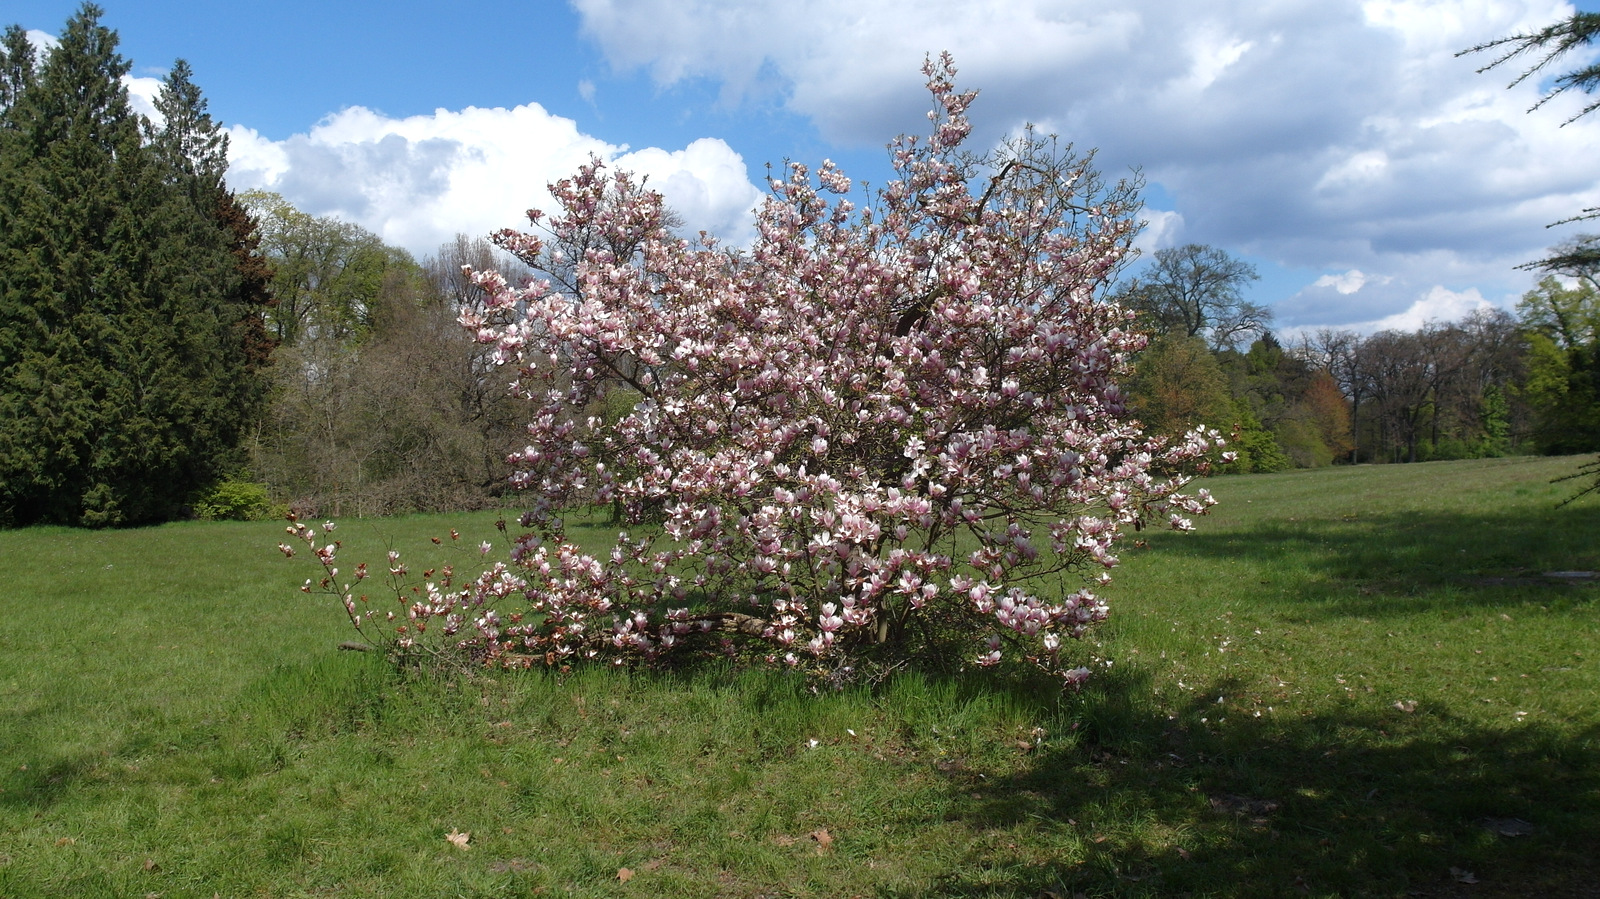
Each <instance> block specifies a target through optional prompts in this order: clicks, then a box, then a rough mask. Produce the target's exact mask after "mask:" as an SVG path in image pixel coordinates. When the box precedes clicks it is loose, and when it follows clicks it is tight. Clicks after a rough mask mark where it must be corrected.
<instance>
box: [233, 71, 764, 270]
mask: <svg viewBox="0 0 1600 899" xmlns="http://www.w3.org/2000/svg"><path fill="white" fill-rule="evenodd" d="M229 133H230V140H231V147H230V150H229V158H230V161H231V162H230V166H229V170H228V182H229V184H230V186H232V187H234V188H235V189H246V188H260V189H265V190H271V191H275V192H277V193H281V194H283V195H284V197H285V198H287V199H288V200H289V201H290V202H291V203H293V204H295V206H296V207H298V208H300V209H302V210H303V211H305V212H309V213H312V214H314V215H334V216H337V217H339V218H342V219H345V220H347V221H352V222H356V223H358V224H360V225H362V226H363V227H366V228H368V229H370V230H372V231H373V232H375V233H377V234H378V235H379V236H380V237H382V238H383V239H384V240H385V241H386V242H389V243H392V244H396V245H399V246H402V247H405V248H407V249H409V250H411V251H412V253H414V254H416V255H418V256H422V255H426V254H429V253H432V252H434V251H435V250H436V249H437V248H438V247H439V246H440V244H442V243H444V242H445V241H447V240H449V239H451V238H452V237H453V236H454V235H455V234H457V233H465V234H468V235H472V236H482V235H486V234H489V233H491V232H493V231H496V230H499V229H501V228H506V227H521V226H523V225H525V224H526V218H525V213H526V211H527V210H528V209H530V208H541V209H545V210H547V211H549V210H550V207H551V205H552V204H551V200H550V196H549V192H548V191H547V189H546V185H547V184H548V183H550V182H552V181H556V180H558V179H560V178H563V177H566V176H567V175H570V174H572V173H573V172H575V171H576V170H577V168H578V167H579V166H581V165H583V164H584V163H586V162H588V161H589V159H590V158H591V157H599V158H601V159H604V160H606V161H607V162H608V163H612V164H614V165H616V166H617V167H619V168H623V169H628V170H632V171H636V172H639V173H641V174H646V175H648V176H649V184H650V185H651V186H652V187H654V188H655V189H657V190H660V191H661V192H662V194H663V195H665V197H666V199H667V202H668V203H669V204H670V205H671V206H672V207H673V208H674V209H676V210H677V211H678V212H680V213H681V214H682V215H683V217H684V220H685V224H686V228H687V230H688V231H690V232H691V233H692V232H695V231H699V230H705V231H708V232H710V233H712V234H715V235H717V236H719V237H721V238H722V239H724V240H725V241H731V242H734V243H740V242H743V241H746V240H748V239H749V237H750V235H751V234H752V230H751V228H752V225H751V216H750V211H751V210H752V209H753V208H754V207H755V205H756V204H757V203H758V202H759V201H760V198H761V191H760V189H759V188H757V187H756V186H755V185H754V184H752V183H751V181H750V178H749V174H748V172H747V171H746V167H745V164H744V160H743V159H742V158H741V157H740V156H739V155H738V154H737V153H736V152H734V151H733V149H732V148H730V147H729V146H728V145H727V144H726V143H724V142H723V141H721V140H717V139H710V138H703V139H700V140H696V141H694V142H692V143H691V144H689V146H687V147H685V148H683V149H681V150H676V151H669V150H661V149H656V148H646V149H641V150H636V151H632V152H629V151H628V148H627V147H624V146H618V145H614V144H610V143H607V142H605V141H603V140H601V139H599V138H596V137H593V136H591V135H587V134H584V133H582V132H580V131H579V130H578V127H577V124H576V123H575V122H573V121H572V120H571V119H566V118H562V117H560V116H555V115H552V114H550V113H549V112H547V111H546V110H545V109H544V108H543V107H542V106H540V105H538V104H536V103H529V104H526V105H523V106H517V107H515V108H512V109H505V108H493V109H480V108H477V107H469V108H467V109H463V110H459V111H453V110H447V109H439V110H436V111H435V112H434V113H433V114H432V115H418V116H410V117H407V118H402V119H396V118H390V117H387V116H384V115H382V114H381V113H377V112H374V111H372V110H369V109H365V108H362V107H352V108H349V109H345V110H343V111H341V112H338V113H335V114H333V115H330V116H328V117H327V118H325V119H323V121H322V122H320V123H318V124H317V126H316V127H314V128H312V129H311V130H310V131H309V132H307V133H305V134H296V135H293V136H291V137H289V138H288V139H286V140H281V141H273V140H269V139H267V138H265V137H263V136H262V135H260V134H259V133H258V132H256V131H254V130H252V129H250V128H246V127H242V126H234V127H232V128H231V129H230V131H229Z"/></svg>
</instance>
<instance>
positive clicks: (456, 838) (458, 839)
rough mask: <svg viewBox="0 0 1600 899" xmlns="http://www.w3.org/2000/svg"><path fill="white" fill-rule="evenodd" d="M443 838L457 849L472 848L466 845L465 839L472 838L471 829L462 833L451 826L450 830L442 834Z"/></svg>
mask: <svg viewBox="0 0 1600 899" xmlns="http://www.w3.org/2000/svg"><path fill="white" fill-rule="evenodd" d="M444 838H445V841H446V842H448V843H451V844H453V845H454V846H455V847H456V848H457V849H462V850H466V849H471V848H472V847H471V846H468V845H467V841H468V840H471V839H472V831H470V830H469V831H467V832H465V833H462V832H460V831H457V830H456V829H455V828H454V827H452V828H450V832H449V833H447V834H445V835H444Z"/></svg>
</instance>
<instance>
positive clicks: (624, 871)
mask: <svg viewBox="0 0 1600 899" xmlns="http://www.w3.org/2000/svg"><path fill="white" fill-rule="evenodd" d="M617 879H618V880H620V881H622V882H623V883H627V882H628V881H630V880H632V879H633V869H632V868H618V869H617Z"/></svg>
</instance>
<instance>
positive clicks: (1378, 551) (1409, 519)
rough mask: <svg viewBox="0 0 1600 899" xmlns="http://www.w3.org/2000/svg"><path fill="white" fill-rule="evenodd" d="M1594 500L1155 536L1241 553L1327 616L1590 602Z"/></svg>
mask: <svg viewBox="0 0 1600 899" xmlns="http://www.w3.org/2000/svg"><path fill="white" fill-rule="evenodd" d="M1596 534H1600V506H1597V507H1596V508H1593V509H1566V510H1559V511H1558V510H1555V509H1551V510H1547V511H1541V512H1539V513H1536V514H1532V515H1527V514H1518V515H1506V516H1496V515H1481V514H1453V513H1440V512H1429V513H1418V512H1407V513H1376V514H1370V515H1361V516H1348V517H1344V518H1339V519H1332V520H1329V519H1305V520H1295V519H1288V520H1274V521H1269V522H1263V523H1261V524H1258V525H1256V526H1254V527H1249V528H1240V529H1231V530H1225V531H1212V532H1201V533H1195V534H1183V535H1175V536H1169V535H1161V536H1160V537H1159V538H1153V539H1159V540H1160V544H1159V548H1160V551H1161V553H1162V555H1163V556H1167V557H1170V558H1178V559H1182V558H1194V559H1201V560H1206V559H1216V560H1230V561H1243V562H1245V563H1247V564H1251V565H1254V566H1255V567H1256V569H1257V570H1258V571H1259V572H1260V573H1261V574H1262V576H1263V577H1268V578H1272V579H1273V580H1272V581H1269V582H1268V583H1273V584H1275V585H1277V586H1279V587H1281V588H1283V589H1282V592H1283V595H1284V596H1285V598H1286V599H1288V600H1290V601H1292V602H1295V603H1297V604H1298V606H1300V607H1301V608H1304V609H1307V610H1311V611H1314V610H1316V609H1317V608H1318V607H1321V609H1322V610H1323V611H1324V612H1325V613H1326V614H1327V615H1328V616H1368V615H1374V614H1392V613H1395V612H1397V611H1398V612H1423V611H1430V610H1434V609H1438V608H1443V607H1446V606H1448V607H1451V608H1462V607H1474V606H1476V607H1503V606H1507V605H1516V604H1521V603H1540V604H1542V603H1548V602H1552V601H1578V602H1585V601H1593V600H1594V598H1595V597H1596V596H1600V579H1593V578H1589V579H1582V578H1576V579H1575V578H1564V577H1552V576H1550V573H1552V572H1571V571H1574V570H1579V571H1589V572H1593V571H1596V570H1597V569H1600V544H1597V543H1596V541H1595V535H1596Z"/></svg>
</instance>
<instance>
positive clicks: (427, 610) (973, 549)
mask: <svg viewBox="0 0 1600 899" xmlns="http://www.w3.org/2000/svg"><path fill="white" fill-rule="evenodd" d="M924 73H925V74H926V75H927V78H928V88H929V90H930V92H931V94H932V97H933V100H934V111H933V112H932V113H931V114H930V118H931V119H932V121H933V130H932V134H931V135H930V136H927V137H923V138H916V137H901V138H899V139H897V140H896V141H895V142H894V143H893V144H892V145H891V148H890V150H891V154H892V159H893V164H894V167H895V171H896V178H895V180H892V181H890V182H889V183H888V184H887V185H886V186H885V187H883V188H882V189H881V190H879V191H877V192H876V193H875V194H874V195H873V196H871V197H867V198H866V199H865V200H864V201H861V200H859V199H852V195H851V192H852V190H853V185H852V182H851V181H850V179H848V178H847V177H845V176H844V175H843V173H841V172H840V171H839V170H838V169H837V167H836V166H834V165H833V164H832V163H824V164H823V166H822V167H821V169H820V170H818V171H817V172H816V173H815V174H813V173H812V172H811V171H809V170H808V169H807V168H806V167H805V166H803V165H799V164H791V165H790V166H789V167H788V169H787V171H786V172H785V173H784V175H783V177H779V178H773V179H772V180H771V182H770V188H771V196H770V197H769V199H768V200H767V201H766V202H765V204H764V205H763V206H762V207H760V209H759V210H758V211H757V217H756V226H757V232H758V237H757V238H756V240H755V242H754V243H753V245H752V246H751V247H750V248H749V249H748V250H744V251H729V250H726V249H724V248H722V247H719V246H718V245H717V244H716V242H715V241H714V240H712V239H711V238H708V237H706V236H704V235H701V236H700V237H699V238H698V239H694V240H686V239H683V238H680V237H679V236H677V235H675V234H673V233H672V231H671V230H670V227H669V226H670V222H671V219H670V216H669V214H668V212H667V210H666V209H665V208H664V207H663V205H662V200H661V197H660V196H659V195H658V194H656V193H653V192H651V191H649V190H647V189H645V187H644V185H643V184H642V183H641V182H639V181H638V180H636V179H635V178H634V177H633V176H631V175H629V174H627V173H624V172H612V171H609V170H607V168H606V167H605V166H604V165H603V164H602V163H600V162H599V161H595V162H591V163H590V164H589V165H586V166H584V167H583V168H582V169H581V170H580V171H579V172H578V173H577V174H575V175H573V176H572V177H570V178H567V179H565V180H562V181H560V182H558V183H556V184H554V185H552V187H551V192H552V195H553V196H554V198H555V199H556V201H557V202H558V203H559V204H560V206H561V208H562V211H561V212H560V213H558V214H556V215H553V216H550V217H548V218H547V217H545V216H544V215H542V214H539V213H536V212H535V213H530V221H531V224H532V225H533V230H532V231H529V232H515V231H505V232H502V233H500V234H499V235H497V236H496V241H497V242H498V243H499V245H500V246H501V247H502V248H504V249H506V250H507V251H509V252H511V253H513V254H515V255H516V256H518V257H520V258H521V259H522V260H523V261H525V262H527V263H528V264H530V265H532V266H533V267H535V268H536V269H537V270H539V271H541V272H542V273H544V274H545V275H546V276H547V277H545V278H544V279H542V280H536V281H533V282H532V283H528V284H522V285H512V284H509V283H508V282H507V281H506V279H505V278H503V277H502V276H500V275H499V274H497V273H494V272H470V274H471V275H472V277H473V278H474V280H475V281H476V283H477V284H478V286H480V287H481V288H482V289H483V290H484V291H485V293H486V299H485V300H484V302H483V305H482V308H478V309H473V310H470V311H465V312H463V313H462V315H461V319H460V321H461V324H462V326H463V327H465V328H467V329H468V330H469V331H471V332H473V333H474V334H475V335H476V337H477V339H478V340H480V341H482V342H485V343H493V344H495V346H496V347H497V351H498V352H499V353H500V358H502V359H503V360H505V361H506V362H507V363H508V364H515V365H517V366H518V367H519V369H520V373H519V374H520V377H519V379H518V381H517V387H516V390H517V392H518V395H519V396H520V397H522V398H523V399H525V400H526V401H527V403H528V426H527V435H528V436H527V445H526V446H525V447H524V448H523V449H521V450H519V451H517V452H515V453H513V454H512V455H511V456H510V457H509V462H510V465H511V467H512V470H513V473H512V476H511V482H512V484H514V485H515V486H516V487H518V488H521V489H522V490H523V491H524V492H525V493H526V494H527V496H528V497H529V499H530V508H529V509H528V511H527V513H526V514H525V515H524V516H523V518H522V522H521V523H522V525H523V527H524V528H525V529H526V533H524V534H523V535H521V536H520V537H517V538H515V539H514V540H513V541H512V544H511V547H512V548H511V560H512V561H511V563H510V564H509V565H506V564H505V563H500V564H498V565H497V566H496V568H495V569H494V570H492V571H491V572H486V573H485V574H484V575H482V576H480V577H478V578H477V579H476V580H474V581H472V582H471V583H469V584H466V585H464V586H459V587H455V588H453V589H446V588H445V587H444V586H442V585H430V586H429V588H428V590H427V591H426V595H425V598H423V599H419V600H417V601H416V603H415V604H414V605H412V606H411V607H410V612H409V614H410V617H411V618H412V619H414V620H415V621H417V622H419V628H420V624H425V623H426V619H428V618H430V617H447V618H449V616H456V617H453V618H449V620H451V621H455V622H461V624H454V625H451V626H449V627H447V628H446V630H447V631H449V632H450V633H451V634H453V639H457V640H458V642H459V644H460V645H461V646H462V647H467V648H470V649H472V650H473V651H475V652H477V653H479V655H480V656H481V657H482V658H484V659H486V660H489V661H499V662H502V663H507V664H512V663H516V664H533V663H539V664H557V665H560V664H567V663H569V661H570V660H572V659H581V658H598V657H617V656H621V657H627V656H638V657H644V658H650V657H654V656H657V655H660V654H662V653H667V652H680V651H683V650H685V649H691V648H699V649H702V650H706V651H711V652H736V651H737V647H739V646H740V645H745V646H748V647H749V648H750V650H751V652H753V653H754V655H755V656H756V657H766V658H769V659H771V660H772V661H773V662H774V663H775V664H782V665H790V666H793V665H801V664H812V665H818V666H824V665H831V666H839V667H842V666H846V665H851V664H853V663H854V660H855V659H857V658H858V657H860V656H863V655H870V654H872V653H878V652H896V651H910V650H912V649H920V650H936V651H946V650H947V651H949V652H951V653H955V654H959V655H958V657H964V658H966V659H968V660H972V661H975V662H976V664H979V665H982V666H989V665H994V664H997V663H999V662H1000V661H1001V660H1002V659H1003V658H1004V657H1006V656H1007V655H1008V654H1012V655H1013V656H1014V657H1015V658H1018V659H1025V660H1030V661H1032V662H1034V663H1036V664H1039V665H1041V666H1043V667H1045V668H1046V669H1048V670H1051V671H1053V672H1055V673H1057V674H1059V675H1060V676H1061V677H1062V679H1063V682H1064V683H1066V684H1068V685H1076V684H1078V683H1081V682H1082V680H1083V678H1084V677H1086V676H1087V673H1088V672H1087V670H1086V669H1082V668H1071V667H1068V665H1067V662H1066V660H1065V656H1066V655H1068V653H1066V652H1064V650H1063V644H1062V641H1063V638H1068V637H1080V636H1082V635H1083V634H1084V633H1085V632H1086V631H1087V629H1088V628H1089V627H1090V626H1092V625H1093V624H1095V623H1098V622H1100V621H1102V620H1104V619H1105V617H1106V614H1107V609H1106V605H1105V603H1104V601H1103V600H1102V599H1100V598H1099V597H1098V595H1096V594H1094V593H1091V592H1089V590H1088V589H1083V590H1080V591H1079V592H1077V593H1072V594H1071V595H1069V596H1066V597H1065V598H1054V597H1056V596H1058V595H1059V594H1060V593H1062V592H1066V591H1063V590H1062V588H1061V586H1060V585H1061V584H1062V583H1063V581H1064V579H1074V578H1075V579H1079V580H1081V582H1082V583H1083V584H1084V585H1085V587H1086V588H1087V586H1089V585H1093V586H1095V587H1096V588H1098V587H1101V586H1103V585H1104V584H1105V583H1106V582H1107V580H1108V571H1109V569H1111V568H1113V567H1114V566H1116V565H1117V564H1118V558H1117V556H1116V554H1115V552H1114V550H1115V547H1116V543H1117V541H1118V540H1119V538H1120V536H1121V535H1122V533H1123V531H1124V530H1125V529H1126V528H1127V527H1129V526H1145V525H1154V524H1158V523H1159V524H1163V525H1166V526H1169V527H1173V528H1177V529H1180V530H1186V529H1188V528H1189V527H1190V522H1189V517H1188V516H1191V515H1198V514H1204V512H1205V511H1206V509H1207V508H1208V507H1209V506H1210V505H1211V504H1212V502H1214V500H1212V498H1211V496H1210V495H1209V494H1208V493H1206V492H1205V491H1198V492H1197V493H1194V494H1192V495H1191V494H1187V493H1184V492H1183V491H1184V487H1185V485H1186V484H1187V483H1188V482H1189V481H1190V480H1191V478H1192V477H1194V476H1195V475H1196V474H1201V473H1204V472H1205V471H1206V470H1207V467H1208V465H1209V461H1208V460H1209V459H1210V458H1211V457H1212V456H1214V455H1216V453H1217V452H1218V451H1219V450H1220V448H1221V446H1222V440H1221V438H1220V435H1218V434H1217V433H1216V432H1215V431H1203V430H1196V431H1194V432H1192V433H1190V434H1188V435H1186V436H1185V437H1184V438H1182V439H1181V440H1176V441H1172V442H1167V441H1164V440H1161V439H1156V438H1150V437H1146V436H1145V435H1143V434H1142V433H1141V431H1140V429H1139V427H1138V426H1137V423H1135V422H1133V421H1131V420H1130V419H1129V417H1128V415H1127V409H1126V405H1125V399H1124V396H1123V393H1122V391H1121V390H1120V388H1119V387H1118V386H1117V381H1118V379H1119V378H1120V377H1122V376H1123V375H1124V374H1125V373H1126V370H1127V368H1128V364H1129V358H1130V356H1131V354H1133V353H1136V352H1137V351H1138V350H1140V349H1141V348H1142V347H1143V346H1144V343H1145V340H1144V337H1143V336H1142V335H1140V334H1138V333H1137V332H1136V331H1134V330H1132V316H1131V314H1130V313H1129V312H1127V311H1125V310H1123V309H1121V308H1119V307H1118V306H1117V305H1116V304H1114V303H1113V302H1111V301H1110V300H1108V299H1107V287H1108V285H1109V283H1110V282H1111V280H1112V279H1114V277H1115V276H1116V274H1117V272H1118V271H1119V269H1120V266H1121V265H1122V264H1123V262H1124V261H1125V259H1126V258H1127V254H1128V253H1129V249H1130V244H1131V241H1132V239H1133V237H1134V235H1135V233H1136V231H1137V229H1138V223H1137V220H1136V218H1135V216H1136V213H1137V210H1138V205H1137V201H1136V194H1135V185H1129V184H1125V183H1119V184H1112V185H1108V184H1106V183H1105V182H1104V181H1103V180H1102V179H1101V178H1100V176H1099V175H1098V174H1097V173H1096V172H1095V171H1094V169H1093V168H1092V166H1091V161H1092V159H1091V157H1084V156H1074V155H1073V154H1072V153H1071V151H1070V148H1061V147H1058V146H1057V144H1056V143H1055V141H1054V140H1053V139H1049V138H1043V137H1040V136H1038V135H1035V134H1034V133H1033V132H1031V131H1029V132H1026V133H1025V134H1024V135H1023V136H1021V137H1019V138H1018V139H1016V140H1014V141H1012V142H1011V143H1009V144H1008V145H1006V146H1005V147H1004V148H1003V149H1002V150H1000V151H999V152H996V153H994V154H991V155H990V156H989V157H986V158H983V159H979V158H976V157H974V156H973V155H972V154H970V153H968V152H967V151H965V150H964V149H963V143H964V141H965V140H966V138H967V136H968V134H969V132H970V130H971V126H970V123H969V122H968V119H967V116H966V112H967V109H968V107H969V106H970V105H971V103H972V102H973V100H974V98H975V96H976V93H975V92H968V93H958V92H956V90H955V87H954V83H953V78H954V74H955V69H954V66H953V64H952V63H951V61H950V59H949V57H948V56H945V57H941V58H940V59H938V60H930V61H929V62H928V63H927V64H926V65H925V66H924ZM590 504H605V505H609V506H611V507H612V508H613V509H615V510H617V511H619V512H620V513H621V514H622V516H623V518H624V519H625V520H626V522H627V526H628V528H629V530H628V531H626V532H624V533H622V534H619V535H618V538H617V541H616V544H615V546H614V547H613V548H612V549H611V550H610V551H609V552H604V553H599V554H593V555H591V554H589V553H587V552H586V551H585V550H583V549H581V548H580V547H578V546H577V545H576V544H575V543H573V542H572V541H570V540H568V538H567V536H566V533H565V528H564V523H563V521H562V519H561V517H560V515H559V512H560V510H563V509H569V508H573V507H577V506H583V505H590ZM300 527H302V528H303V526H300ZM303 529H304V528H303ZM304 530H305V531H306V533H305V534H301V535H300V536H301V537H302V539H307V535H308V534H311V533H314V532H312V531H311V530H310V529H304ZM455 536H456V535H455V534H454V533H452V537H455ZM308 545H312V546H313V547H314V544H313V543H311V542H310V540H309V539H308ZM315 551H316V554H317V556H318V558H319V560H321V561H323V562H324V564H331V562H332V559H333V547H328V548H327V549H326V550H322V549H317V550H315ZM397 562H398V557H397V556H395V555H392V554H391V557H390V563H391V564H390V573H391V575H392V576H394V577H397V578H398V577H401V576H403V575H402V574H401V573H402V572H403V571H404V569H403V567H401V566H399V565H398V564H397ZM1036 588H1037V590H1036ZM1071 589H1072V588H1071V587H1068V588H1067V591H1070V590H1071ZM512 597H515V602H516V603H520V606H521V611H519V612H518V613H517V614H515V615H509V614H507V613H506V612H505V611H504V610H505V609H509V608H511V607H512V605H511V604H510V603H509V602H507V601H508V600H511V599H512ZM497 608H498V609H501V611H499V612H496V611H495V610H496V609H497ZM352 614H353V613H352ZM465 622H471V625H470V627H468V626H466V624H465ZM922 622H932V623H936V624H937V625H938V626H937V627H933V628H929V627H926V626H924V625H923V624H922ZM457 631H459V633H457ZM928 633H938V634H946V635H948V634H957V635H965V636H958V637H957V638H956V641H957V642H958V643H960V644H961V645H960V646H958V647H954V648H951V647H939V646H931V645H924V644H923V641H925V640H927V639H928V638H927V637H926V636H925V635H926V634H928ZM407 634H408V635H409V636H408V639H410V638H411V637H412V636H415V635H414V633H413V632H412V631H407ZM974 651H976V656H974V655H973V654H972V653H973V652H974Z"/></svg>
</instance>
